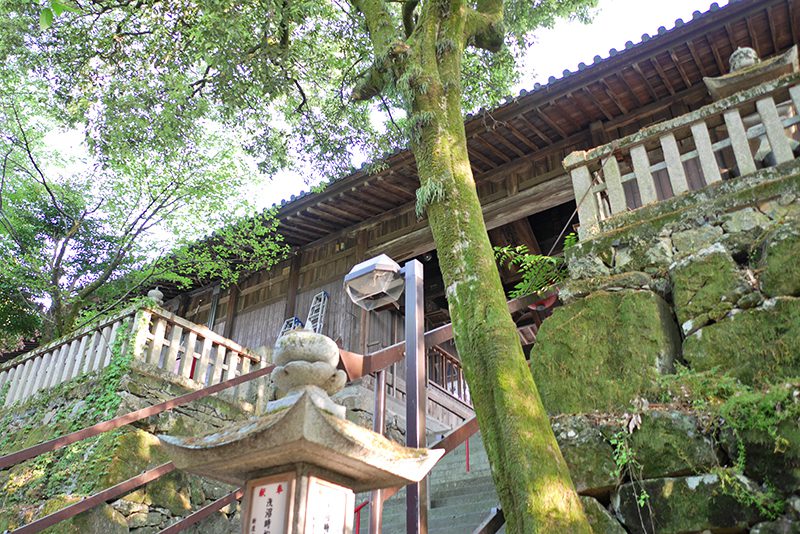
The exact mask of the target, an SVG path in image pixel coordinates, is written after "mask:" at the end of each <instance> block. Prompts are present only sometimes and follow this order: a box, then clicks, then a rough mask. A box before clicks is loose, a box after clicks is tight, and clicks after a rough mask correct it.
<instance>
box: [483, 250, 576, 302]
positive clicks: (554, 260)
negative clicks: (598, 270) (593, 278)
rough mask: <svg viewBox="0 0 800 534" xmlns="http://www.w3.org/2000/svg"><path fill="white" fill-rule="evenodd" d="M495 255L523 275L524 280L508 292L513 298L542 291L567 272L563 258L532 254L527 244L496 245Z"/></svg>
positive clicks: (561, 278)
mask: <svg viewBox="0 0 800 534" xmlns="http://www.w3.org/2000/svg"><path fill="white" fill-rule="evenodd" d="M494 256H495V260H496V261H497V263H499V264H500V265H505V266H507V267H509V268H512V267H513V268H516V269H517V271H519V273H520V274H521V275H522V280H521V281H520V282H518V283H517V284H516V285H515V286H514V289H513V290H511V291H509V293H508V295H509V296H510V297H511V298H519V297H524V296H525V295H531V294H533V293H539V292H542V291H544V290H546V289H547V288H549V287H551V286H553V285H555V284H558V283H559V282H560V281H561V280H563V279H564V278H565V277H566V274H567V273H566V269H565V265H564V260H563V258H559V257H554V256H543V255H541V254H531V253H529V252H528V247H526V246H525V245H517V246H511V245H508V246H505V247H494Z"/></svg>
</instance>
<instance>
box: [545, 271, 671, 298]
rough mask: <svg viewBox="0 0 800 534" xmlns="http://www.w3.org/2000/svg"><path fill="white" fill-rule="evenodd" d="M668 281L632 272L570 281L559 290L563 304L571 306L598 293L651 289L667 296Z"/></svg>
mask: <svg viewBox="0 0 800 534" xmlns="http://www.w3.org/2000/svg"><path fill="white" fill-rule="evenodd" d="M667 285H668V284H667V283H666V281H664V280H661V279H654V278H653V277H652V276H650V275H649V274H647V273H642V272H639V271H631V272H625V273H620V274H615V275H611V276H595V277H591V278H583V279H580V280H568V281H566V282H564V283H563V284H562V285H561V287H560V288H559V290H558V296H559V298H560V299H561V302H563V303H564V304H569V303H570V302H573V301H575V300H577V299H579V298H584V297H586V296H588V295H590V294H592V293H594V292H596V291H620V290H622V289H650V290H652V291H655V292H656V293H659V294H661V296H662V297H663V296H665V295H664V293H666V286H667Z"/></svg>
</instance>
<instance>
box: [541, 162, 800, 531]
mask: <svg viewBox="0 0 800 534" xmlns="http://www.w3.org/2000/svg"><path fill="white" fill-rule="evenodd" d="M601 228H602V233H601V234H600V235H598V236H596V237H594V238H592V239H591V240H588V241H585V242H582V243H579V244H578V245H576V246H574V247H572V248H570V249H568V250H567V253H566V255H567V261H568V265H569V269H570V280H569V281H568V282H567V283H565V284H564V285H563V287H562V288H561V290H560V297H561V302H562V306H560V307H558V308H556V309H555V311H554V313H553V315H552V316H551V317H550V318H548V319H547V320H546V321H545V322H544V323H543V324H542V326H541V328H540V330H539V333H538V337H537V343H536V345H535V346H534V348H533V350H532V352H531V356H530V358H531V371H532V373H533V375H534V377H535V379H536V383H537V385H538V387H539V390H540V392H541V395H542V400H543V402H544V404H545V407H546V408H547V409H548V411H549V412H550V413H551V414H553V416H554V421H555V422H554V428H555V430H556V434H557V436H558V437H559V442H560V445H561V447H562V452H564V456H565V457H566V459H567V462H568V463H570V467H571V471H572V474H573V477H574V479H575V483H576V485H577V486H578V490H579V491H581V493H583V494H584V495H585V496H586V497H592V498H596V499H599V500H598V501H597V504H595V503H590V502H589V501H584V502H585V504H586V505H587V509H592V510H594V512H592V513H591V514H592V515H597V514H599V515H598V516H597V517H603V518H605V519H603V521H606V520H607V522H606V523H604V524H606V525H607V526H606V527H599V526H598V527H596V528H597V529H599V530H600V531H603V532H659V533H662V532H663V533H675V534H678V533H689V532H703V531H706V530H707V531H710V532H748V531H750V532H757V533H767V532H769V533H772V532H775V533H777V532H800V520H799V519H798V518H799V517H800V496H799V495H798V494H799V492H800V378H799V377H800V163H798V162H791V163H788V164H786V165H783V166H781V167H778V168H773V169H765V170H762V171H759V172H757V173H756V174H754V175H750V176H748V177H746V178H743V179H734V180H731V181H725V182H720V183H718V184H715V185H714V186H710V187H707V188H705V189H703V190H700V191H696V192H691V193H688V194H685V195H681V196H680V197H676V198H673V199H670V200H668V201H665V202H661V203H659V204H655V205H650V206H647V207H644V208H641V209H638V210H636V211H633V212H628V213H625V214H621V215H618V216H616V217H613V218H611V219H609V220H607V221H604V222H603V223H602V225H601ZM600 413H603V414H606V415H602V416H601V415H599V414H600ZM564 414H573V415H564ZM574 414H578V415H574ZM580 414H583V415H580ZM608 414H612V415H608ZM612 421H613V424H612V423H611V422H612ZM609 473H614V475H616V476H612V475H610V474H609ZM587 503H588V504H587ZM598 520H599V519H598ZM595 524H596V525H597V524H598V523H595ZM623 527H624V530H620V529H621V528H623Z"/></svg>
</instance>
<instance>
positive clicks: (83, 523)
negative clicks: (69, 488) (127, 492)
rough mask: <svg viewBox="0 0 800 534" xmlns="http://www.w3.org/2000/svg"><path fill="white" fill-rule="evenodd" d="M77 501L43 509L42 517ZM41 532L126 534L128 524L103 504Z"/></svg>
mask: <svg viewBox="0 0 800 534" xmlns="http://www.w3.org/2000/svg"><path fill="white" fill-rule="evenodd" d="M78 500H80V499H77V498H72V499H69V500H67V501H64V502H62V503H58V504H59V506H51V507H49V508H48V507H45V510H44V513H43V514H42V515H43V516H44V515H47V514H50V513H53V512H56V511H58V510H60V509H61V508H63V507H65V506H67V505H69V504H72V502H75V501H78ZM69 501H72V502H69ZM52 502H53V501H51V502H50V503H48V504H51V503H52ZM42 532H43V533H45V534H128V532H129V530H128V523H127V522H126V521H125V518H124V517H123V516H122V514H120V513H119V512H117V511H116V510H114V508H112V507H111V506H109V505H108V504H105V503H103V504H101V505H99V506H96V507H95V508H92V509H91V510H87V511H86V512H83V513H82V514H78V515H76V516H75V517H73V518H72V519H68V520H66V521H62V522H61V523H59V524H58V525H54V526H52V527H50V528H48V529H45V530H43V531H42Z"/></svg>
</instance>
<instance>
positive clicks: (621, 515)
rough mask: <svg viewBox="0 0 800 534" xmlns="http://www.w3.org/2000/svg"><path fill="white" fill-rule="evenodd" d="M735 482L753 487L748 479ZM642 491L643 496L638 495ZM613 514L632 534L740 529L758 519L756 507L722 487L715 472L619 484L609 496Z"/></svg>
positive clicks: (676, 533)
mask: <svg viewBox="0 0 800 534" xmlns="http://www.w3.org/2000/svg"><path fill="white" fill-rule="evenodd" d="M739 482H740V483H741V484H743V485H745V486H747V487H754V486H755V484H753V483H752V482H751V481H749V480H747V479H745V478H743V477H742V478H741V479H740V480H739ZM643 494H646V495H647V496H648V497H647V498H642V497H641V496H642V495H643ZM611 506H612V508H613V509H614V513H615V514H616V516H617V518H618V519H619V520H620V521H621V522H622V524H623V525H625V528H626V529H627V530H628V532H630V533H632V534H640V533H641V534H652V533H658V534H682V533H689V532H701V531H704V530H706V529H708V530H711V531H713V532H717V531H723V530H724V529H730V531H733V532H736V531H742V530H744V529H746V528H747V527H749V526H750V525H752V524H754V523H756V522H757V521H758V520H759V519H760V515H759V513H758V511H757V510H756V509H755V508H753V507H749V506H745V505H743V504H742V503H741V502H738V501H737V500H736V499H734V498H733V497H732V496H730V495H728V494H726V493H725V491H723V487H722V482H721V481H720V479H719V477H718V476H717V475H701V476H691V477H679V478H659V479H654V480H643V481H641V482H635V483H628V484H623V485H622V486H620V488H619V489H618V490H617V492H616V493H614V495H613V496H612V499H611Z"/></svg>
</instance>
